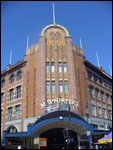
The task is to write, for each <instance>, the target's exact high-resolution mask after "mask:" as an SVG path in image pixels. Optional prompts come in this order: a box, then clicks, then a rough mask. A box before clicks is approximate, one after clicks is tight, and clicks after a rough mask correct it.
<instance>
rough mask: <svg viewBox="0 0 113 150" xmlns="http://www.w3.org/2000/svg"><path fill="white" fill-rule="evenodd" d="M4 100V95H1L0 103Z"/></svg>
mask: <svg viewBox="0 0 113 150" xmlns="http://www.w3.org/2000/svg"><path fill="white" fill-rule="evenodd" d="M3 99H4V93H1V101H3Z"/></svg>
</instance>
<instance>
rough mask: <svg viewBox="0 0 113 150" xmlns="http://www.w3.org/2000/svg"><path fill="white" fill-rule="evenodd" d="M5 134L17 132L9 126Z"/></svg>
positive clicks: (13, 127)
mask: <svg viewBox="0 0 113 150" xmlns="http://www.w3.org/2000/svg"><path fill="white" fill-rule="evenodd" d="M7 132H8V133H15V132H18V131H17V128H16V127H15V126H10V127H8V129H7Z"/></svg>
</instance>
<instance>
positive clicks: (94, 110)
mask: <svg viewBox="0 0 113 150" xmlns="http://www.w3.org/2000/svg"><path fill="white" fill-rule="evenodd" d="M91 108H92V115H93V116H96V107H95V105H91Z"/></svg>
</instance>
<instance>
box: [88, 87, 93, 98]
mask: <svg viewBox="0 0 113 150" xmlns="http://www.w3.org/2000/svg"><path fill="white" fill-rule="evenodd" d="M89 95H90V97H93V87H91V86H89Z"/></svg>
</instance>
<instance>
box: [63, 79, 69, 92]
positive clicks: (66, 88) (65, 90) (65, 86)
mask: <svg viewBox="0 0 113 150" xmlns="http://www.w3.org/2000/svg"><path fill="white" fill-rule="evenodd" d="M64 92H65V93H68V82H66V81H65V82H64Z"/></svg>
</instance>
